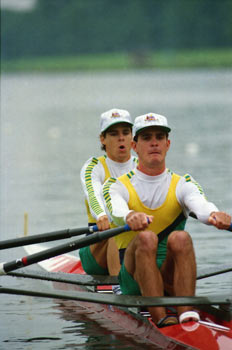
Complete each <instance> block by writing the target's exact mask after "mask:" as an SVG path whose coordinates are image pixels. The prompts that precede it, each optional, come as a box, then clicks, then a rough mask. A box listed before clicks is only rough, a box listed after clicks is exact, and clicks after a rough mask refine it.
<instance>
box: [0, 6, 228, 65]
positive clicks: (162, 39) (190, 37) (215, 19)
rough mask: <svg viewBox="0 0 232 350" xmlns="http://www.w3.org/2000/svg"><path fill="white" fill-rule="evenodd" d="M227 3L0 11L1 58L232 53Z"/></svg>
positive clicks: (39, 8) (40, 7)
mask: <svg viewBox="0 0 232 350" xmlns="http://www.w3.org/2000/svg"><path fill="white" fill-rule="evenodd" d="M231 13H232V1H231V0H165V1H160V0H118V1H114V0H37V6H36V8H35V9H34V10H33V11H31V12H25V13H24V12H13V11H2V35H1V36H2V40H1V45H2V50H1V54H2V58H3V59H4V60H10V59H14V58H20V57H36V56H59V55H61V56H65V55H66V56H67V55H68V56H69V55H80V54H90V53H113V52H127V53H132V54H134V55H135V56H136V55H137V57H139V56H141V57H142V56H144V55H147V53H149V52H151V51H152V52H153V51H157V50H176V49H186V48H188V49H191V48H200V49H201V48H224V47H225V48H226V47H227V48H229V47H232V24H231V23H232V22H231Z"/></svg>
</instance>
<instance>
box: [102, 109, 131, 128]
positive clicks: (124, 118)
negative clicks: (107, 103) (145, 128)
mask: <svg viewBox="0 0 232 350" xmlns="http://www.w3.org/2000/svg"><path fill="white" fill-rule="evenodd" d="M118 123H128V124H130V125H131V126H132V125H133V122H132V120H131V116H130V113H129V112H128V111H126V110H124V109H118V108H113V109H110V110H109V111H106V112H104V113H102V115H101V120H100V130H101V132H104V131H106V130H107V129H108V128H109V127H110V126H112V125H114V124H118Z"/></svg>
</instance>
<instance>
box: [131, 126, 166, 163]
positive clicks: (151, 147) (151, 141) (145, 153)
mask: <svg viewBox="0 0 232 350" xmlns="http://www.w3.org/2000/svg"><path fill="white" fill-rule="evenodd" d="M169 147H170V140H169V139H168V137H167V134H166V133H165V131H163V130H162V129H161V128H159V127H152V126H151V127H149V128H146V129H144V130H142V131H141V132H140V133H139V134H138V139H137V142H135V141H134V142H133V149H134V151H135V152H136V153H137V154H138V157H139V168H141V166H142V168H141V169H143V170H144V169H146V168H148V169H152V168H153V169H160V170H161V169H164V168H165V158H166V154H167V151H168V150H169Z"/></svg>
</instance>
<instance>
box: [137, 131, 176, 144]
mask: <svg viewBox="0 0 232 350" xmlns="http://www.w3.org/2000/svg"><path fill="white" fill-rule="evenodd" d="M164 133H165V134H166V137H167V139H168V136H169V133H168V132H167V131H164ZM139 134H140V133H138V134H136V135H135V136H134V138H133V140H134V141H135V142H137V141H138V136H139Z"/></svg>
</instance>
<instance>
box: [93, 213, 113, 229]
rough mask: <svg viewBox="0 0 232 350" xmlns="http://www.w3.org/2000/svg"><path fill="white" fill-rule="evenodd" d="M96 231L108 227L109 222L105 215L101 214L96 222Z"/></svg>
mask: <svg viewBox="0 0 232 350" xmlns="http://www.w3.org/2000/svg"><path fill="white" fill-rule="evenodd" d="M96 224H97V227H98V231H105V230H108V229H109V228H110V222H109V219H108V216H107V215H102V216H100V218H99V219H98V220H97V222H96Z"/></svg>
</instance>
